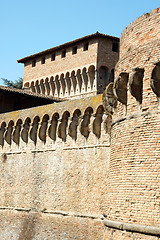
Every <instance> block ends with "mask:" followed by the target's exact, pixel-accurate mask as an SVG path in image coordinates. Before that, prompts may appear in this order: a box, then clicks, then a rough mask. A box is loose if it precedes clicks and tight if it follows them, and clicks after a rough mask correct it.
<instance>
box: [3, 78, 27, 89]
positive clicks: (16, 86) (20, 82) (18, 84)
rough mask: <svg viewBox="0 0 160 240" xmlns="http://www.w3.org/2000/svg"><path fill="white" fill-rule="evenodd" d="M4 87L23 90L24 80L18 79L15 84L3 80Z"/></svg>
mask: <svg viewBox="0 0 160 240" xmlns="http://www.w3.org/2000/svg"><path fill="white" fill-rule="evenodd" d="M1 79H2V81H3V83H4V85H5V86H7V87H13V88H19V89H21V88H22V86H23V78H18V80H16V81H15V82H13V81H11V80H8V79H6V78H1Z"/></svg>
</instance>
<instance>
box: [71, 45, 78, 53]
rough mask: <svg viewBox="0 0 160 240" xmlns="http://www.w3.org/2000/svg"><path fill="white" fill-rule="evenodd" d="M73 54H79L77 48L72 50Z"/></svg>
mask: <svg viewBox="0 0 160 240" xmlns="http://www.w3.org/2000/svg"><path fill="white" fill-rule="evenodd" d="M72 54H77V46H75V47H73V48H72Z"/></svg>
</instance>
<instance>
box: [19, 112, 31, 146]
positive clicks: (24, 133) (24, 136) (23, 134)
mask: <svg viewBox="0 0 160 240" xmlns="http://www.w3.org/2000/svg"><path fill="white" fill-rule="evenodd" d="M30 123H31V119H30V118H29V117H27V118H26V120H25V122H24V125H23V129H22V132H21V138H22V140H23V141H24V142H25V143H26V144H27V143H28V133H29V128H30Z"/></svg>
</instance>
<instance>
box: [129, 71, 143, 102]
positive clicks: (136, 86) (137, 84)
mask: <svg viewBox="0 0 160 240" xmlns="http://www.w3.org/2000/svg"><path fill="white" fill-rule="evenodd" d="M143 76H144V69H143V68H134V69H133V72H132V74H131V75H130V77H129V90H130V93H131V95H132V96H133V97H135V99H136V100H137V102H138V103H139V104H142V90H143Z"/></svg>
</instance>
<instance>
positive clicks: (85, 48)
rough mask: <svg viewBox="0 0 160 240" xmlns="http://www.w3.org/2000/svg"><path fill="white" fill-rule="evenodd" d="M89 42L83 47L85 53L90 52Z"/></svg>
mask: <svg viewBox="0 0 160 240" xmlns="http://www.w3.org/2000/svg"><path fill="white" fill-rule="evenodd" d="M88 47H89V42H87V43H85V44H84V46H83V51H88Z"/></svg>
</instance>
